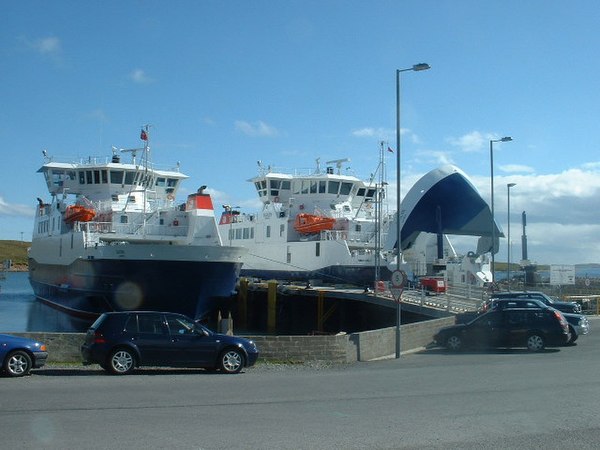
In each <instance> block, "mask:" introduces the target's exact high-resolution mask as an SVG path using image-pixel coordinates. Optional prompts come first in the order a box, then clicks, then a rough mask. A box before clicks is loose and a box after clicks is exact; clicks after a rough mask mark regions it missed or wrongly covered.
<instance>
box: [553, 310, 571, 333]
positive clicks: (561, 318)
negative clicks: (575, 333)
mask: <svg viewBox="0 0 600 450" xmlns="http://www.w3.org/2000/svg"><path fill="white" fill-rule="evenodd" d="M552 312H553V313H554V317H556V318H557V319H558V321H559V322H560V325H561V326H562V327H563V329H565V330H567V331H568V330H569V324H568V323H567V319H565V316H563V315H562V314H561V312H560V311H557V310H556V309H555V310H554V311H552Z"/></svg>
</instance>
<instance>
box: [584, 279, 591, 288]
mask: <svg viewBox="0 0 600 450" xmlns="http://www.w3.org/2000/svg"><path fill="white" fill-rule="evenodd" d="M585 285H586V287H590V279H589V278H586V279H585Z"/></svg>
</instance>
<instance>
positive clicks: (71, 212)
mask: <svg viewBox="0 0 600 450" xmlns="http://www.w3.org/2000/svg"><path fill="white" fill-rule="evenodd" d="M95 216H96V211H94V210H93V209H91V208H86V207H84V206H81V205H71V206H68V207H67V211H66V212H65V222H66V223H72V222H89V221H90V220H92V219H93V218H94V217H95Z"/></svg>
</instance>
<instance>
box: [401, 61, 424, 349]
mask: <svg viewBox="0 0 600 450" xmlns="http://www.w3.org/2000/svg"><path fill="white" fill-rule="evenodd" d="M429 68H430V66H429V64H426V63H419V64H414V65H413V66H412V67H409V68H407V69H396V177H397V178H396V214H397V215H398V218H397V219H398V220H397V221H396V240H397V241H396V243H397V245H398V249H397V250H398V252H397V254H396V269H397V270H400V257H401V252H402V236H401V235H400V231H401V230H402V225H401V223H400V222H401V219H402V214H401V210H400V207H401V201H400V196H401V194H402V191H401V188H400V186H401V183H400V181H401V177H400V154H401V153H400V73H401V72H408V71H410V70H413V71H415V72H418V71H421V70H428V69H429ZM401 323H402V306H401V303H400V297H398V301H397V303H396V359H397V358H400V324H401Z"/></svg>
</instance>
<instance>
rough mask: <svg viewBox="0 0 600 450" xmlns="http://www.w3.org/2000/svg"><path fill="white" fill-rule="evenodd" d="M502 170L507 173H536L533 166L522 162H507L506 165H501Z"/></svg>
mask: <svg viewBox="0 0 600 450" xmlns="http://www.w3.org/2000/svg"><path fill="white" fill-rule="evenodd" d="M500 170H502V171H503V172H507V173H534V172H535V169H534V168H533V167H529V166H524V165H522V164H506V165H504V166H500Z"/></svg>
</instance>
